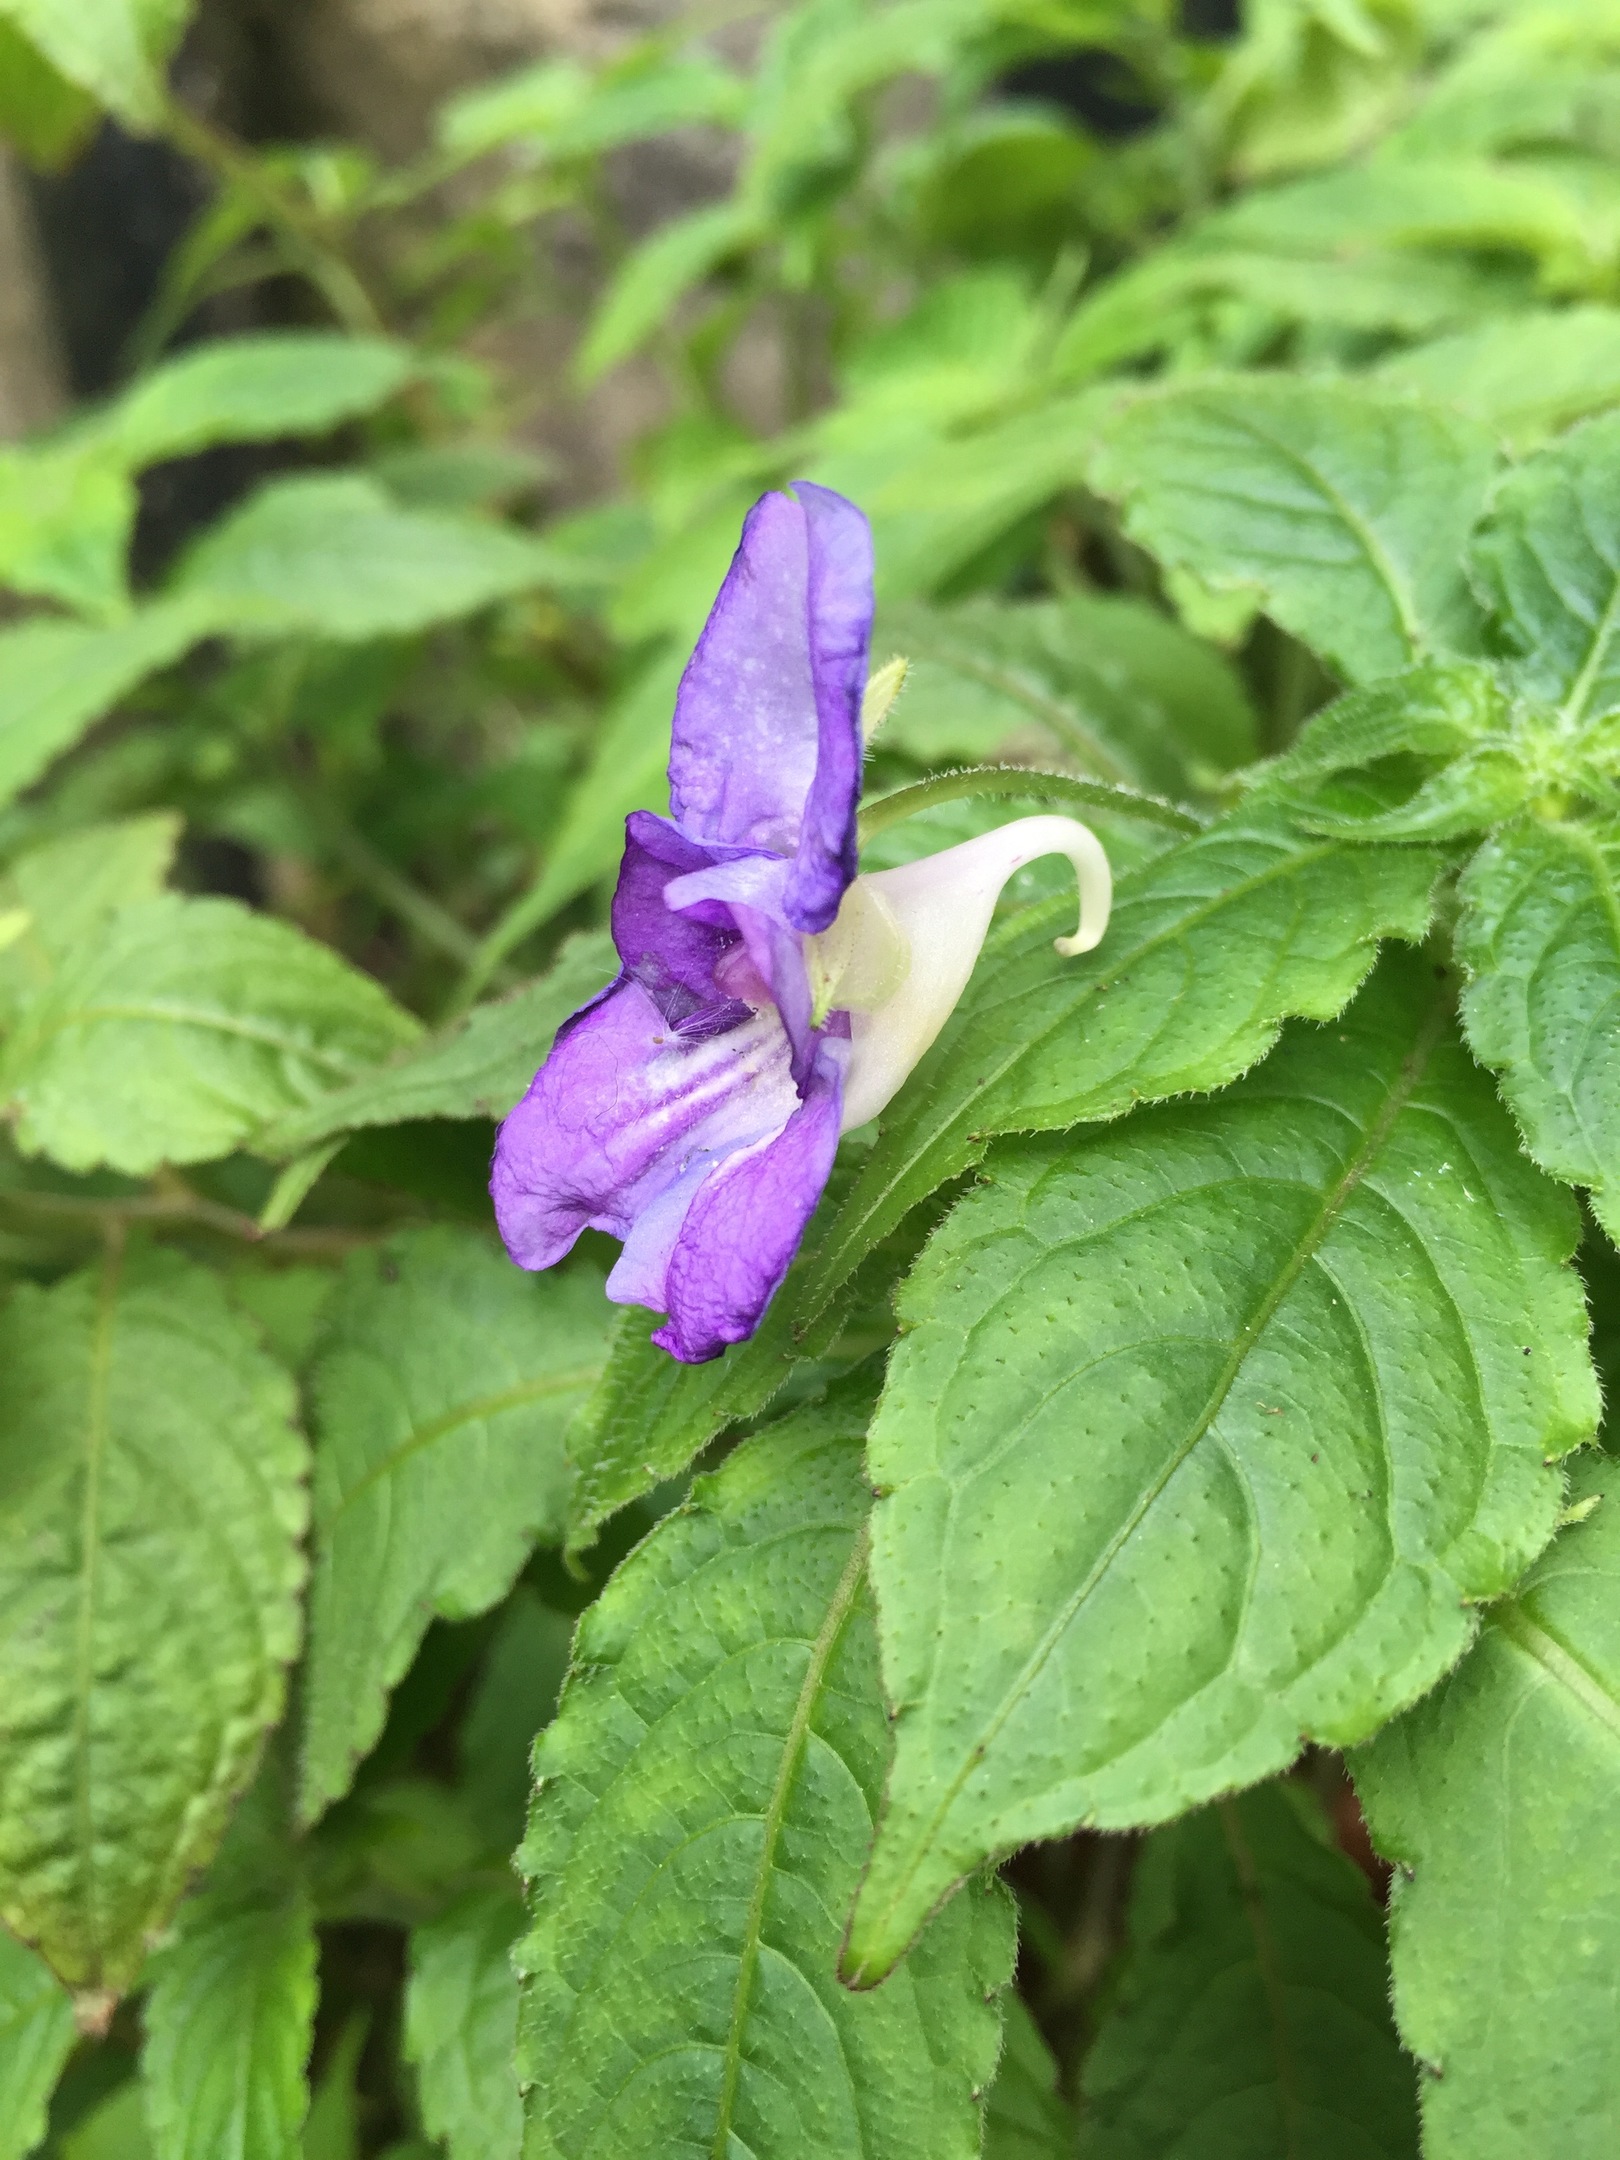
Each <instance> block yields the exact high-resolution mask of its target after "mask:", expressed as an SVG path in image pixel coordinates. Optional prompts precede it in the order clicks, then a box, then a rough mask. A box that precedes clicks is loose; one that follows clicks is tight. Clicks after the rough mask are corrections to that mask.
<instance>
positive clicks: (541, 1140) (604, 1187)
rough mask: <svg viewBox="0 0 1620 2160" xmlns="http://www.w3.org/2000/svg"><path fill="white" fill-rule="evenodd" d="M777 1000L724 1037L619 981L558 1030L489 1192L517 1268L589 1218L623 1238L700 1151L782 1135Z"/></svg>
mask: <svg viewBox="0 0 1620 2160" xmlns="http://www.w3.org/2000/svg"><path fill="white" fill-rule="evenodd" d="M789 1057H790V1052H789V1047H788V1041H787V1036H786V1034H785V1033H784V1032H783V1028H782V1024H781V1021H780V1020H779V1019H778V1017H777V1015H776V1013H775V1011H774V1010H773V1009H767V1010H766V1011H763V1012H759V1013H754V1014H752V1015H751V1017H750V1018H749V1019H747V1020H746V1021H745V1022H744V1023H743V1024H742V1025H740V1026H738V1027H734V1028H731V1029H729V1030H728V1031H727V1032H726V1033H725V1034H720V1035H701V1034H700V1035H696V1036H693V1035H688V1034H682V1033H678V1032H677V1031H676V1030H675V1029H674V1028H672V1027H671V1026H670V1025H669V1023H668V1022H667V1021H666V1020H665V1018H664V1016H663V1015H662V1014H661V1013H660V1012H659V1010H658V1008H657V1006H656V1005H655V1004H654V1003H653V1001H652V999H651V998H650V997H649V996H648V994H647V993H646V991H645V990H643V989H642V988H641V986H640V985H639V984H638V983H633V982H629V981H623V980H621V981H620V982H619V983H618V984H616V985H615V986H614V987H613V988H612V989H611V990H610V991H608V992H607V994H606V995H605V996H604V997H602V998H601V999H600V1000H598V1002H597V1003H596V1004H594V1005H592V1006H588V1007H587V1008H586V1009H585V1011H584V1012H583V1013H582V1014H581V1015H580V1016H579V1017H578V1018H577V1019H576V1020H575V1021H573V1022H572V1023H571V1024H570V1025H569V1027H568V1029H567V1030H566V1032H565V1033H563V1034H562V1035H560V1036H559V1037H558V1040H557V1043H556V1045H555V1047H554V1048H553V1050H552V1053H551V1055H550V1057H549V1058H547V1060H546V1062H545V1064H544V1065H542V1066H541V1068H540V1070H539V1072H538V1073H536V1074H535V1077H534V1080H533V1083H532V1084H531V1086H530V1088H529V1092H528V1093H527V1094H526V1095H525V1096H524V1098H523V1100H522V1102H520V1103H519V1104H518V1106H517V1108H516V1109H515V1110H514V1111H513V1112H512V1114H511V1116H510V1117H509V1118H508V1119H507V1120H506V1122H505V1124H504V1125H503V1126H502V1127H501V1130H500V1134H499V1137H498V1139H497V1141H496V1144H495V1164H494V1171H493V1174H492V1176H491V1180H490V1191H491V1193H492V1194H493V1196H494V1201H495V1217H496V1220H497V1222H498V1223H499V1225H500V1230H501V1235H502V1237H503V1238H504V1239H505V1240H506V1248H507V1251H508V1252H509V1253H510V1254H511V1255H512V1258H513V1259H514V1260H515V1261H516V1262H517V1263H518V1265H519V1266H520V1267H526V1268H545V1267H550V1266H551V1265H552V1264H553V1262H555V1261H558V1260H560V1259H561V1258H562V1257H563V1255H564V1254H565V1253H566V1252H567V1251H568V1250H569V1248H570V1247H571V1246H572V1244H573V1242H574V1240H575V1239H576V1238H577V1237H578V1235H579V1233H580V1231H581V1230H583V1229H585V1228H587V1227H589V1228H591V1229H594V1230H605V1231H608V1232H609V1233H610V1234H611V1235H612V1236H614V1237H618V1238H626V1239H628V1238H629V1236H630V1235H631V1232H632V1230H633V1228H634V1227H635V1224H636V1222H637V1219H638V1218H639V1217H640V1216H642V1215H643V1214H644V1213H645V1212H646V1210H647V1209H649V1208H650V1207H652V1205H653V1204H654V1202H656V1201H657V1200H659V1199H660V1198H661V1196H662V1195H663V1194H665V1193H666V1192H667V1191H668V1190H669V1189H670V1188H671V1187H672V1186H674V1185H676V1184H677V1183H678V1182H679V1181H680V1179H681V1178H682V1177H683V1176H685V1175H686V1173H687V1172H688V1171H689V1170H690V1169H691V1168H692V1167H693V1165H694V1164H696V1163H698V1162H700V1161H708V1162H714V1161H718V1160H719V1159H720V1157H722V1156H724V1155H727V1154H729V1153H731V1152H732V1151H733V1150H735V1149H738V1148H744V1147H747V1146H749V1145H751V1144H752V1143H753V1142H755V1141H757V1140H759V1139H761V1138H764V1137H768V1136H769V1135H771V1134H773V1133H776V1132H779V1131H780V1130H781V1129H782V1127H783V1126H784V1125H785V1124H786V1123H787V1121H788V1119H789V1118H790V1117H792V1115H793V1114H794V1112H795V1111H796V1110H797V1109H798V1107H799V1095H798V1090H797V1089H796V1088H795V1087H794V1085H793V1080H792V1077H791V1074H790V1072H789V1069H788V1067H789Z"/></svg>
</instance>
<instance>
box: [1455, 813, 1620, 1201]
mask: <svg viewBox="0 0 1620 2160" xmlns="http://www.w3.org/2000/svg"><path fill="white" fill-rule="evenodd" d="M1461 892H1462V899H1463V910H1462V914H1461V917H1460V919H1459V921H1458V925H1457V954H1458V957H1459V959H1460V960H1461V961H1462V963H1463V965H1464V966H1465V967H1466V968H1467V970H1468V972H1469V976H1470V978H1471V980H1470V982H1469V986H1468V990H1467V993H1466V994H1465V996H1464V998H1463V1007H1462V1011H1463V1025H1464V1026H1465V1028H1466V1029H1467V1031H1468V1040H1469V1042H1470V1044H1471V1045H1472V1046H1473V1049H1474V1052H1475V1054H1476V1055H1477V1056H1478V1057H1480V1058H1482V1059H1483V1060H1484V1062H1485V1063H1486V1064H1487V1065H1490V1066H1492V1067H1494V1069H1495V1070H1496V1072H1497V1073H1498V1074H1499V1075H1500V1077H1501V1081H1502V1092H1503V1093H1504V1094H1505V1095H1506V1097H1507V1099H1508V1102H1509V1103H1510V1104H1511V1106H1512V1108H1513V1112H1514V1115H1515V1116H1516V1117H1517V1118H1518V1121H1519V1126H1520V1129H1521V1131H1522V1132H1523V1134H1524V1138H1525V1145H1526V1146H1527V1147H1528V1149H1529V1151H1530V1153H1531V1155H1532V1156H1534V1158H1535V1160H1536V1161H1537V1162H1538V1163H1540V1165H1541V1167H1542V1168H1543V1169H1544V1170H1547V1171H1550V1172H1551V1173H1552V1175H1553V1176H1554V1177H1558V1178H1563V1179H1564V1180H1565V1181H1566V1182H1567V1183H1569V1184H1572V1185H1585V1186H1587V1187H1589V1188H1590V1190H1591V1194H1592V1205H1593V1207H1594V1208H1595V1209H1596V1211H1597V1214H1598V1216H1599V1219H1600V1220H1601V1221H1602V1222H1603V1224H1604V1225H1605V1227H1606V1228H1607V1229H1608V1230H1609V1232H1610V1234H1611V1235H1613V1236H1620V1192H1617V1190H1616V1189H1615V1187H1616V1180H1617V1179H1620V827H1617V826H1614V825H1612V824H1608V823H1598V822H1597V821H1595V820H1594V821H1576V820H1570V821H1568V822H1565V823H1560V824H1551V823H1544V822H1542V821H1541V820H1539V819H1534V818H1526V819H1521V820H1520V821H1519V822H1518V823H1516V824H1514V825H1510V826H1508V827H1507V828H1506V830H1505V831H1503V832H1500V833H1498V834H1497V835H1496V836H1495V838H1494V839H1492V840H1489V841H1488V842H1487V843H1486V845H1485V846H1484V847H1483V848H1482V849H1481V850H1480V852H1479V854H1478V855H1477V856H1476V857H1475V858H1474V860H1473V862H1472V863H1470V865H1469V866H1468V869H1467V871H1466V872H1465V874H1464V876H1463V880H1462V886H1461Z"/></svg>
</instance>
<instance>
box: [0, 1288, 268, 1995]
mask: <svg viewBox="0 0 1620 2160" xmlns="http://www.w3.org/2000/svg"><path fill="white" fill-rule="evenodd" d="M293 1407H294V1398H293V1388H292V1383H291V1381H290V1380H289V1379H288V1378H287V1377H286V1375H285V1374H284V1373H283V1372H282V1371H281V1369H280V1368H279V1367H278V1366H276V1365H274V1364H273V1363H272V1362H271V1361H270V1359H269V1358H267V1357H266V1356H265V1354H264V1352H263V1351H262V1350H261V1349H260V1348H259V1347H258V1342H257V1338H256V1336H255V1333H254V1331H253V1329H252V1327H251V1325H250V1324H249V1322H248V1321H247V1320H245V1319H244V1318H242V1317H241V1316H240V1315H238V1314H237V1313H235V1312H233V1311H232V1309H231V1308H230V1306H229V1305H228V1304H227V1303H226V1300H225V1296H224V1293H223V1290H222V1289H221V1287H220V1284H219V1281H218V1278H217V1277H216V1276H214V1275H213V1274H211V1273H210V1272H209V1271H208V1270H207V1269H205V1268H201V1267H197V1266H195V1265H193V1264H192V1263H190V1262H187V1261H183V1260H180V1259H178V1258H177V1257H174V1256H172V1255H168V1254H156V1253H153V1254H140V1253H136V1254H132V1255H130V1257H129V1258H128V1259H127V1261H125V1262H124V1263H123V1265H122V1266H120V1265H119V1264H118V1263H117V1262H116V1260H109V1262H108V1263H107V1265H106V1266H105V1267H104V1268H101V1269H98V1270H96V1271H94V1272H90V1273H86V1274H82V1275H76V1276H71V1277H69V1278H68V1279H67V1280H66V1281H64V1282H61V1283H58V1284H57V1285H56V1286H55V1287H54V1288H52V1289H49V1290H41V1289H36V1288H34V1287H32V1286H30V1285H23V1286H21V1287H19V1288H18V1289H17V1290H16V1291H15V1292H14V1293H13V1295H12V1299H11V1302H10V1303H9V1304H8V1305H7V1306H6V1307H5V1309H4V1311H3V1312H0V1634H3V1637H4V1643H5V1650H4V1662H5V1669H6V1675H7V1680H6V1687H5V1690H4V1693H3V1695H0V1911H3V1912H4V1915H5V1918H6V1919H7V1921H8V1922H9V1923H10V1925H11V1926H13V1927H14V1928H15V1929H16V1930H17V1932H18V1933H19V1934H20V1935H22V1936H23V1937H24V1938H25V1939H27V1940H29V1941H33V1942H37V1943H38V1944H39V1946H40V1948H41V1950H42V1951H43V1952H44V1953H45V1955H46V1957H48V1958H49V1960H50V1962H51V1963H52V1965H54V1966H55V1968H56V1970H57V1971H58V1972H59V1973H60V1974H61V1975H62V1977H63V1978H64V1979H65V1980H67V1981H68V1982H69V1983H70V1984H71V1985H72V1986H73V1987H75V1988H76V1989H83V1990H92V1991H94V1990H113V1991H118V1990H121V1989H122V1988H124V1987H126V1986H127V1985H128V1983H129V1982H130V1981H131V1980H132V1979H133V1978H134V1976H135V1974H136V1972H137V1971H138V1969H139V1967H140V1965H141V1961H142V1959H143V1957H144V1955H145V1952H146V1947H147V1944H148V1942H149V1940H150V1939H151V1938H152V1937H153V1936H155V1935H156V1934H157V1933H158V1932H159V1931H160V1930H161V1929H162V1928H163V1927H164V1926H165V1925H166V1924H167V1921H168V1919H169V1916H170V1914H171V1913H172V1911H173V1910H174V1907H175V1906H176V1904H177V1903H178V1902H179V1899H180V1897H181V1894H182V1893H183V1891H184V1890H185V1888H186V1886H187V1883H188V1881H189V1879H190V1877H191V1876H192V1875H193V1874H194V1872H195V1871H196V1870H197V1869H198V1868H199V1867H201V1866H202V1865H203V1864H204V1863H205V1862H206V1861H207V1860H208V1858H209V1857H210V1855H211V1853H212V1851H213V1849H214V1847H215V1845H216V1844H217V1842H218V1840H219V1837H220V1834H221V1832H222V1831H223V1829H224V1826H225V1821H226V1815H227V1811H228V1809H229V1806H230V1804H231V1802H232V1801H233V1800H234V1799H235V1797H236V1795H237V1794H238V1793H239V1792H240V1791H241V1789H242V1787H243V1786H244V1785H245V1784H246V1783H247V1781H248V1778H249V1775H250V1773H251V1771H252V1767H253V1762H254V1759H255V1756H256V1755H257V1752H258V1747H259V1741H260V1738H261V1736H262V1734H263V1732H264V1731H265V1729H266V1728H267V1727H268V1726H269V1725H271V1724H272V1723H273V1722H274V1720H275V1719H276V1717H277V1716H278V1715H279V1713H280V1709H281V1704H282V1699H283V1694H284V1688H285V1672H286V1667H287V1665H288V1664H289V1662H290V1661H291V1659H292V1656H293V1654H294V1652H295V1650H296V1648H297V1645H298V1635H299V1610H298V1593H299V1590H300V1588H301V1587H302V1583H303V1579H304V1559H303V1554H302V1551H301V1549H300V1541H301V1537H302V1532H303V1528H304V1521H305V1515H306V1500H305V1491H304V1482H303V1481H304V1477H305V1473H306V1466H307V1456H306V1450H305V1447H304V1443H303V1441H302V1439H301V1438H300V1436H299V1435H298V1433H297V1431H296V1430H295V1429H294V1427H293V1425H292V1422H291V1420H292V1414H293Z"/></svg>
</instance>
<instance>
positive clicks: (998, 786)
mask: <svg viewBox="0 0 1620 2160" xmlns="http://www.w3.org/2000/svg"><path fill="white" fill-rule="evenodd" d="M974 795H1016V796H1020V797H1022V798H1024V799H1025V800H1026V801H1030V802H1060V803H1072V804H1077V805H1083V806H1084V807H1085V808H1087V809H1090V810H1112V811H1114V812H1115V814H1116V815H1117V816H1120V817H1134V818H1141V819H1143V820H1145V821H1146V822H1147V823H1148V824H1150V825H1165V826H1168V827H1169V829H1170V830H1171V831H1172V832H1179V833H1197V832H1202V831H1203V829H1204V826H1203V820H1202V819H1201V818H1198V817H1195V816H1194V814H1193V813H1192V811H1190V810H1183V809H1182V808H1181V807H1180V806H1179V805H1178V804H1176V803H1172V802H1166V801H1165V800H1164V798H1163V797H1162V796H1159V795H1143V794H1140V793H1138V791H1137V790H1136V789H1135V788H1122V787H1112V786H1110V784H1109V783H1108V782H1107V781H1106V780H1083V779H1081V778H1080V777H1079V776H1078V775H1077V774H1074V773H1054V772H1035V771H1032V770H1031V769H1029V768H1028V767H1026V766H1022V765H969V766H966V767H964V768H963V769H962V770H961V771H960V772H947V773H935V774H934V775H933V776H932V778H930V779H927V780H919V781H917V782H916V783H915V784H914V785H913V786H911V787H903V788H897V789H896V790H895V792H894V793H893V794H892V795H882V796H879V798H878V800H877V801H876V802H872V803H866V804H864V805H863V806H862V808H861V812H860V816H859V819H858V821H857V830H858V832H859V836H860V841H861V844H862V846H863V847H864V846H865V844H866V842H867V841H868V840H871V839H872V838H874V837H875V835H877V834H878V833H880V832H884V831H886V830H887V829H888V827H889V826H891V825H898V824H899V823H900V821H901V819H902V818H909V817H915V816H916V815H917V813H918V811H919V810H932V809H933V807H934V805H935V804H936V803H947V802H960V801H962V800H963V799H964V798H965V797H969V796H974Z"/></svg>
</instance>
